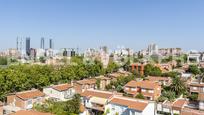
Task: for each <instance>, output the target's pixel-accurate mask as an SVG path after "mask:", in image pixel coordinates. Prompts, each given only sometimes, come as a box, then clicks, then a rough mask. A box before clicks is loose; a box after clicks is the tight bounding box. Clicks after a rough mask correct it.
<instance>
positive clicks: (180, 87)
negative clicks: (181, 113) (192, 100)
mask: <svg viewBox="0 0 204 115" xmlns="http://www.w3.org/2000/svg"><path fill="white" fill-rule="evenodd" d="M170 88H171V90H172V91H174V92H175V93H176V95H177V96H179V95H181V94H183V93H184V92H186V90H187V88H186V86H185V83H184V82H183V81H182V80H181V79H180V77H178V76H177V77H174V78H173V81H172V84H171V86H170Z"/></svg>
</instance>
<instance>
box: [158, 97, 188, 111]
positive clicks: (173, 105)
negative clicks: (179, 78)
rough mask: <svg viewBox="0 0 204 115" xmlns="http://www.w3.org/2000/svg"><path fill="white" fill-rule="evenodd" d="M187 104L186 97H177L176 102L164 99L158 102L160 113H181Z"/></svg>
mask: <svg viewBox="0 0 204 115" xmlns="http://www.w3.org/2000/svg"><path fill="white" fill-rule="evenodd" d="M186 104H187V100H186V99H177V100H175V101H174V102H169V101H164V102H163V103H158V104H157V112H158V113H161V112H162V113H170V114H172V115H173V114H181V111H182V110H183V109H184V107H185V106H186Z"/></svg>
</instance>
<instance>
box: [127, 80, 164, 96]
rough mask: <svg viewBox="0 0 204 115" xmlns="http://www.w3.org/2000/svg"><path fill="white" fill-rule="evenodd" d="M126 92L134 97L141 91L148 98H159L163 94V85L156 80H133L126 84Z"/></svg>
mask: <svg viewBox="0 0 204 115" xmlns="http://www.w3.org/2000/svg"><path fill="white" fill-rule="evenodd" d="M124 92H125V93H127V94H128V95H130V96H132V97H135V96H136V95H138V94H140V93H141V94H142V95H144V97H145V98H146V99H148V100H157V98H159V97H160V95H161V85H160V84H159V83H156V82H154V81H134V80H132V81H130V82H128V83H127V84H126V85H125V86H124Z"/></svg>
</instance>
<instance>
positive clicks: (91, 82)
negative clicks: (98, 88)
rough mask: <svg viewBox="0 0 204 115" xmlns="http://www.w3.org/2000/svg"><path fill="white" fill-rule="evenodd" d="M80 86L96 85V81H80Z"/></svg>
mask: <svg viewBox="0 0 204 115" xmlns="http://www.w3.org/2000/svg"><path fill="white" fill-rule="evenodd" d="M77 83H78V84H81V85H85V84H89V85H91V84H96V79H84V80H80V81H77Z"/></svg>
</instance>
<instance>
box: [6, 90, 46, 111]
mask: <svg viewBox="0 0 204 115" xmlns="http://www.w3.org/2000/svg"><path fill="white" fill-rule="evenodd" d="M44 100H45V94H44V93H43V92H41V91H39V90H37V89H33V90H29V91H23V92H18V93H16V94H12V95H9V96H7V104H8V105H11V106H14V107H19V108H21V109H31V108H32V107H33V104H34V103H41V102H43V101H44Z"/></svg>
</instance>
